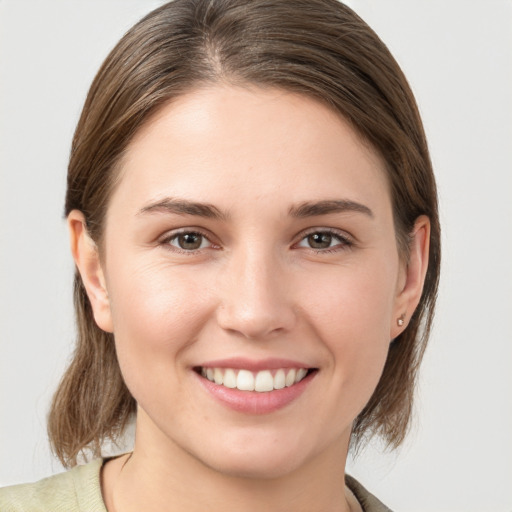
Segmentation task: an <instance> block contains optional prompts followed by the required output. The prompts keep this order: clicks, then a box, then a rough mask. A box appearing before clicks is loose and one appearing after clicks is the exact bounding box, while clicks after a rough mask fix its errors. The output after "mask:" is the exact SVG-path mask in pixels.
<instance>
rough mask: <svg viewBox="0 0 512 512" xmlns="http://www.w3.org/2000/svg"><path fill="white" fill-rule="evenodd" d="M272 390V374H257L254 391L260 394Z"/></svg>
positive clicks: (265, 372) (266, 372)
mask: <svg viewBox="0 0 512 512" xmlns="http://www.w3.org/2000/svg"><path fill="white" fill-rule="evenodd" d="M273 389H274V378H273V377H272V374H271V373H270V372H269V371H268V370H265V371H263V372H258V373H257V374H256V379H255V381H254V391H259V392H260V393H261V392H263V391H272V390H273Z"/></svg>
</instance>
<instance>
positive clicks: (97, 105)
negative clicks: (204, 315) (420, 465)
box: [48, 0, 440, 465]
mask: <svg viewBox="0 0 512 512" xmlns="http://www.w3.org/2000/svg"><path fill="white" fill-rule="evenodd" d="M218 82H224V83H229V84H233V85H236V84H239V85H244V84H255V85H259V86H263V87H266V86H270V87H278V88H282V89H286V90H289V91H293V92H297V93H300V94H304V95H307V96H310V97H313V98H316V99H318V100H320V101H322V102H324V103H325V104H327V105H329V107H330V108H332V109H333V110H334V111H336V112H338V113H339V114H341V115H342V116H343V117H344V118H345V119H346V120H348V121H349V122H350V123H351V124H352V126H353V127H354V129H355V130H356V131H357V132H358V133H359V134H360V135H361V137H362V138H363V139H364V140H366V141H368V142H369V143H370V144H371V146H373V148H375V150H377V151H378V152H379V154H380V155H381V156H382V157H383V159H384V161H385V162H386V167H387V172H388V179H389V183H390V189H391V195H392V203H393V210H394V217H395V227H396V234H397V243H398V247H399V248H400V250H401V254H403V255H404V257H407V246H408V243H407V242H408V235H409V233H410V232H411V230H412V228H413V225H414V222H415V220H416V219H417V217H418V216H420V215H423V214H424V215H427V216H428V217H429V218H430V222H431V242H430V260H429V266H428V270H427V277H426V282H425V286H424V290H423V295H422V298H421V301H420V304H419V306H418V308H417V309H416V311H415V312H414V314H413V316H412V318H411V321H410V323H409V325H408V327H407V329H406V330H405V331H404V332H403V333H402V334H400V336H398V337H397V338H396V339H395V340H394V341H393V342H392V343H391V346H390V350H389V355H388V358H387V362H386V365H385V368H384V371H383V374H382V376H381V379H380V382H379V384H378V386H377V388H376V390H375V392H374V393H373V396H372V397H371V399H370V401H369V402H368V404H367V405H366V407H365V408H364V410H363V411H362V412H361V413H360V415H359V416H358V417H357V419H356V421H355V423H354V427H353V439H354V440H355V441H356V442H360V441H361V440H362V439H364V438H366V437H368V436H370V435H373V434H380V435H381V436H382V437H383V438H384V439H385V440H386V441H387V443H388V444H389V445H390V446H392V447H396V446H398V445H399V444H400V443H401V441H402V440H403V438H404V436H405V434H406V431H407V427H408V424H409V421H410V416H411V407H412V398H413V391H414V385H415V380H416V375H417V370H418V366H419V363H420V361H421V358H422V355H423V352H424V349H425V344H426V341H427V338H428V335H429V331H430V327H431V324H432V318H433V310H434V304H435V299H436V293H437V285H438V278H439V264H440V232H439V221H438V212H437V195H436V186H435V181H434V177H433V173H432V168H431V163H430V159H429V154H428V148H427V143H426V140H425V135H424V132H423V127H422V123H421V120H420V116H419V113H418V110H417V107H416V104H415V100H414V97H413V94H412V92H411V90H410V88H409V86H408V84H407V81H406V79H405V77H404V75H403V73H402V72H401V70H400V68H399V66H398V64H397V63H396V62H395V60H394V59H393V57H392V56H391V54H390V53H389V51H388V50H387V48H386V46H385V45H384V44H383V43H382V41H381V40H380V39H379V38H378V37H377V35H376V34H375V33H374V32H373V31H372V30H371V29H370V27H368V25H366V23H365V22H364V21H362V20H361V19H360V18H359V17H358V16H357V15H356V14H355V13H354V12H353V11H352V10H350V9H349V8H348V7H346V6H344V5H343V4H341V3H339V2H338V1H337V0H175V1H174V2H171V3H168V4H165V5H163V6H162V7H160V8H158V9H156V10H155V11H153V12H151V13H150V14H148V15H147V16H146V17H145V18H143V19H142V20H141V21H140V22H139V23H137V24H136V25H135V26H134V27H133V28H132V29H131V30H129V31H128V33H127V34H126V35H125V36H124V37H123V38H122V39H121V41H120V42H119V43H118V44H117V46H116V47H115V48H114V49H113V50H112V52H111V53H110V55H109V56H108V57H107V59H106V60H105V62H104V63H103V65H102V67H101V69H100V70H99V72H98V74H97V76H96V78H95V79H94V82H93V84H92V86H91V89H90V91H89V94H88V96H87V99H86V102H85V105H84V108H83V111H82V115H81V117H80V121H79V123H78V126H77V129H76V132H75V136H74V139H73V143H72V149H71V158H70V162H69V172H68V189H67V195H66V208H65V211H66V214H68V213H69V212H70V211H71V210H73V209H78V210H81V211H82V212H83V214H84V215H85V219H86V223H87V227H88V230H89V232H90V235H91V236H92V238H93V239H94V240H95V241H96V242H97V243H98V244H99V246H100V247H101V239H102V227H103V220H104V217H105V212H106V209H107V207H108V202H109V198H110V196H111V194H112V191H113V188H114V186H115V180H116V178H117V177H118V172H117V169H116V167H117V166H118V164H119V162H120V160H121V158H122V156H123V153H124V151H125V150H126V148H127V146H128V144H129V143H130V141H131V139H132V137H133V136H134V134H135V133H136V132H137V130H139V129H140V127H141V126H142V124H143V123H145V122H147V120H148V119H149V117H150V116H151V115H152V114H153V113H154V112H155V111H156V110H157V109H158V108H159V107H161V106H162V105H163V104H164V103H166V102H168V101H170V100H171V99H172V98H176V97H177V96H179V95H181V94H184V93H185V92H188V91H190V90H191V89H192V88H193V87H197V86H199V85H201V84H208V83H218ZM74 300H75V308H76V315H77V322H78V339H77V346H76V350H75V353H74V358H73V360H72V362H71V364H70V366H69V368H68V370H67V371H66V373H65V375H64V377H63V379H62V382H61V384H60V386H59V388H58V390H57V392H56V394H55V397H54V400H53V404H52V408H51V411H50V415H49V421H48V425H49V435H50V441H51V444H52V447H53V449H54V451H55V453H56V454H57V456H58V457H59V459H60V460H61V461H62V462H63V463H64V464H65V465H74V464H76V460H77V456H78V455H79V454H80V453H81V452H83V451H84V450H90V451H92V452H93V454H94V455H95V456H97V455H99V454H100V450H101V446H102V443H103V442H104V441H105V440H107V439H115V438H116V436H117V435H118V434H119V433H120V432H121V431H122V430H123V428H124V427H125V425H126V423H127V421H128V419H129V417H130V415H131V414H132V413H133V412H134V411H135V407H136V405H135V400H134V399H133V397H132V396H131V395H130V392H129V391H128V389H127V388H126V386H125V384H124V382H123V379H122V376H121V372H120V369H119V365H118V362H117V359H116V353H115V348H114V341H113V336H112V335H111V334H109V333H106V332H103V331H102V330H101V329H99V328H98V327H97V325H96V323H95V322H94V318H93V314H92V309H91V305H90V303H89V299H88V297H87V295H86V292H85V289H84V287H83V284H82V281H81V278H80V276H79V274H78V272H77V273H76V275H75V285H74Z"/></svg>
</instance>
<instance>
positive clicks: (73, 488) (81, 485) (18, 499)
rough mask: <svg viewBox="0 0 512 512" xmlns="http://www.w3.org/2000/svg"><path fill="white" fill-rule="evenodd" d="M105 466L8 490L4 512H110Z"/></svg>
mask: <svg viewBox="0 0 512 512" xmlns="http://www.w3.org/2000/svg"><path fill="white" fill-rule="evenodd" d="M103 462H104V459H96V460H93V461H92V462H89V464H85V465H83V466H75V467H74V468H73V469H71V470H70V471H67V472H66V473H60V474H58V475H54V476H51V477H49V478H45V479H43V480H40V481H39V482H35V483H32V484H20V485H13V486H10V487H4V488H2V489H0V512H107V509H106V507H105V503H104V502H103V497H102V495H101V484H100V472H101V467H102V466H103ZM346 483H347V485H348V487H349V488H350V490H351V491H352V492H353V493H354V495H355V496H356V498H357V499H358V501H359V503H360V504H361V506H362V508H363V511H364V512H391V511H390V510H389V508H387V507H386V506H385V505H383V504H382V503H381V502H380V501H379V500H378V499H377V498H375V496H373V495H372V494H370V493H369V492H368V491H367V490H366V489H365V488H364V487H363V486H362V485H361V484H360V483H359V482H357V480H355V479H354V478H352V477H350V476H347V477H346Z"/></svg>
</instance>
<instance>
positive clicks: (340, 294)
mask: <svg viewBox="0 0 512 512" xmlns="http://www.w3.org/2000/svg"><path fill="white" fill-rule="evenodd" d="M394 275H395V273H394V272H393V271H390V272H386V270H385V266H384V267H381V272H379V271H376V272H368V271H367V270H366V271H365V270H357V269H350V271H345V269H343V271H340V272H339V273H338V275H336V276H335V277H333V275H331V276H330V277H329V276H325V278H321V277H320V276H318V275H317V276H316V279H315V281H314V282H311V283H310V285H309V286H307V287H306V288H305V290H304V291H305V294H304V297H308V302H307V304H308V305H307V308H306V309H305V310H304V314H305V315H306V316H307V317H308V318H309V324H310V325H313V326H314V327H315V330H316V336H317V337H318V339H320V340H322V343H323V346H324V348H325V349H326V350H327V352H328V359H329V361H330V371H331V372H332V375H333V379H332V381H331V382H332V385H333V386H334V387H335V388H336V389H337V390H340V389H342V390H343V400H344V403H345V404H346V405H348V406H350V407H351V409H352V413H353V414H354V415H357V414H359V412H360V410H361V409H362V407H364V405H365V404H366V402H367V401H368V399H369V398H370V396H371V394H372V393H373V391H374V389H375V387H376V386H377V383H378V381H379V378H380V376H381V374H382V370H383V368H384V364H385V361H386V357H387V353H388V350H389V343H390V338H389V332H390V321H391V318H392V313H393V305H394V300H393V299H394V291H395V286H394V284H395V280H394ZM334 391H335V390H333V393H332V396H336V393H335V392H334ZM337 396H340V393H337ZM347 398H349V401H348V402H347Z"/></svg>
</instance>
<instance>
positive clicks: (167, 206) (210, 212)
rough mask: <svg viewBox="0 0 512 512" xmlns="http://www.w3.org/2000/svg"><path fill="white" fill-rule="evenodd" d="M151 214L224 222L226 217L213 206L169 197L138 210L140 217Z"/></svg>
mask: <svg viewBox="0 0 512 512" xmlns="http://www.w3.org/2000/svg"><path fill="white" fill-rule="evenodd" d="M152 212H162V213H173V214H177V215H193V216H197V217H205V218H209V219H220V220H225V219H226V218H227V217H228V215H227V214H226V213H224V212H221V211H220V210H219V209H218V208H217V207H216V206H214V205H213V204H209V203H198V202H194V201H187V200H184V199H173V198H170V197H166V198H165V199H162V200H160V201H156V202H154V203H151V204H148V205H147V206H144V207H143V208H141V209H140V210H139V212H138V214H139V215H141V214H144V213H152Z"/></svg>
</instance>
